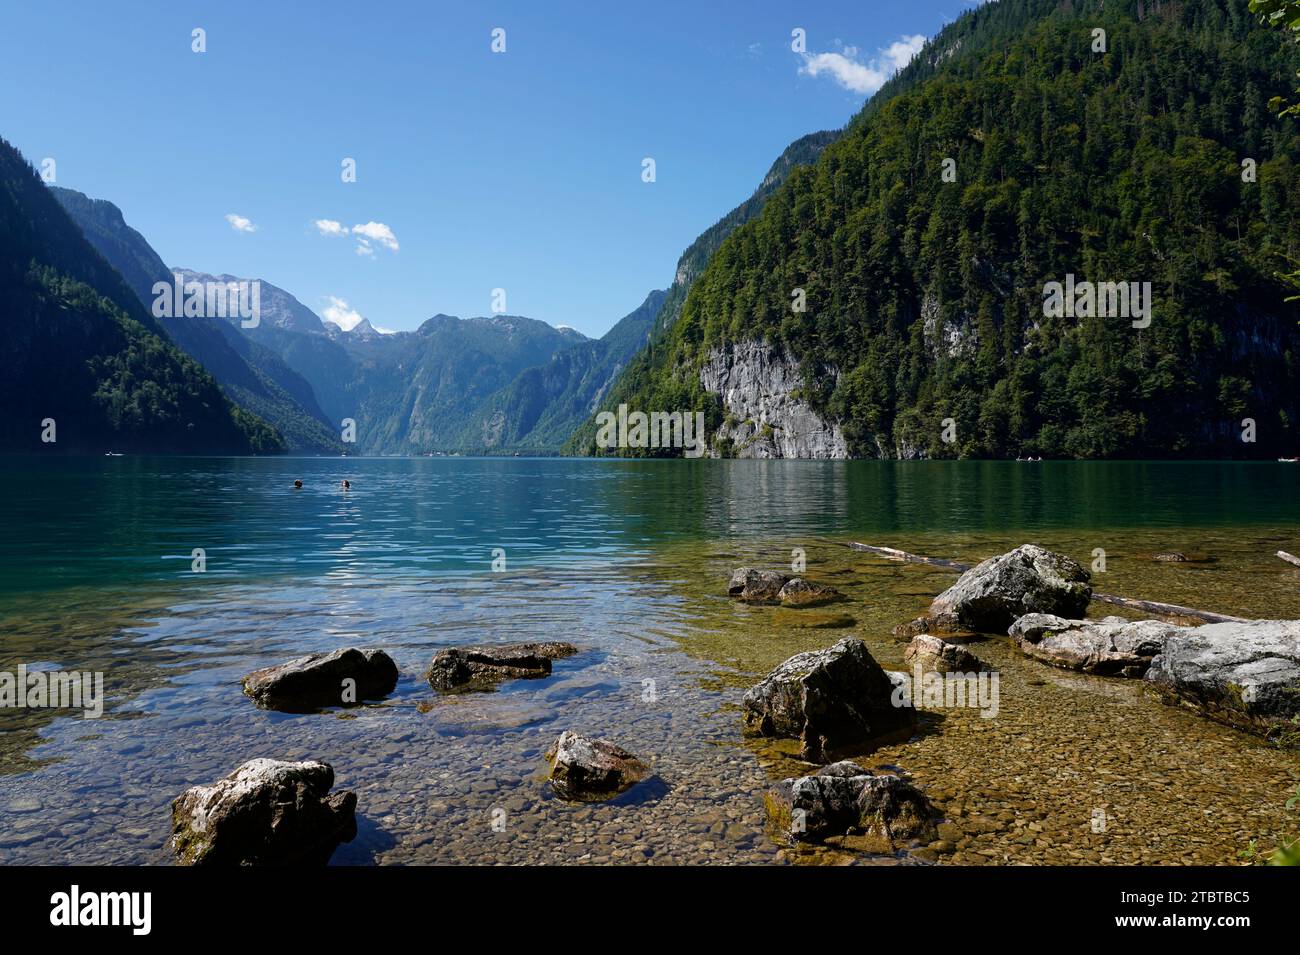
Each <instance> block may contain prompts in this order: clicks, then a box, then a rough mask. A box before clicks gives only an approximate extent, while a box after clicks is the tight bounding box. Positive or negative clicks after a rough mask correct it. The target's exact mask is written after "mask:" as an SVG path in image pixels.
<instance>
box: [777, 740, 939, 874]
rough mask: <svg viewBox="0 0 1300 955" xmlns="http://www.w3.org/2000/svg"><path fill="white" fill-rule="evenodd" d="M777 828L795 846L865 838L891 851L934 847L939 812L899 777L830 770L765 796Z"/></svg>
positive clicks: (852, 767) (848, 768) (849, 768)
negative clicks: (907, 845) (905, 845)
mask: <svg viewBox="0 0 1300 955" xmlns="http://www.w3.org/2000/svg"><path fill="white" fill-rule="evenodd" d="M765 802H766V804H767V811H768V817H769V819H770V820H771V822H772V824H773V825H774V826H775V828H776V829H777V830H778V831H779V832H780V833H781V834H782V835H783V836H788V837H789V838H790V839H792V840H794V841H796V842H822V841H824V840H825V839H827V838H829V837H833V836H857V835H866V836H868V837H871V838H872V839H873V840H875V842H876V844H875V845H870V843H868V847H870V848H875V849H877V850H878V851H881V852H890V851H892V850H893V849H894V848H895V847H896V844H897V843H899V842H907V841H911V840H919V841H921V842H934V841H935V840H936V839H937V838H938V835H937V833H936V831H935V822H936V820H937V818H938V815H939V814H938V813H937V812H935V809H934V807H933V806H932V805H931V804H930V801H929V800H928V799H926V797H925V795H924V794H923V793H922V792H921V791H920V790H918V789H917V788H916V787H915V786H913V785H912V784H911V783H910V782H908V781H907V780H905V779H903V778H902V777H900V776H892V775H879V776H878V775H876V774H874V773H872V772H871V771H869V770H866V769H863V768H862V767H861V766H859V765H857V764H856V763H851V762H839V763H833V764H831V765H830V766H825V767H823V768H822V769H820V770H818V771H817V773H816V774H814V775H812V776H800V777H799V778H797V779H785V780H782V781H781V782H779V783H777V784H776V785H774V786H773V787H772V788H771V789H770V790H769V791H768V793H767V796H766V797H765Z"/></svg>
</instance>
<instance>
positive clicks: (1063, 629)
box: [1008, 613, 1186, 677]
mask: <svg viewBox="0 0 1300 955" xmlns="http://www.w3.org/2000/svg"><path fill="white" fill-rule="evenodd" d="M1185 630H1186V628H1185V627H1179V626H1176V625H1174V624H1171V623H1164V622H1163V621H1160V620H1125V619H1124V618H1123V617H1105V618H1103V619H1102V620H1097V621H1091V620H1066V619H1064V618H1062V617H1057V616H1054V615H1052V614H1045V613H1032V614H1027V615H1025V616H1023V617H1021V618H1020V619H1019V620H1017V621H1016V622H1015V623H1013V624H1012V625H1011V627H1010V629H1009V630H1008V633H1009V634H1010V635H1011V636H1012V637H1013V638H1014V639H1015V641H1016V646H1018V647H1019V648H1020V649H1021V650H1022V651H1024V652H1025V653H1026V654H1027V655H1029V656H1031V657H1033V658H1034V659H1036V660H1042V661H1043V662H1044V663H1050V664H1052V665H1054V666H1059V667H1065V668H1066V669H1069V670H1079V671H1081V672H1083V673H1096V674H1100V675H1102V676H1124V677H1140V676H1142V675H1143V674H1144V673H1146V672H1147V667H1149V666H1150V665H1151V661H1152V660H1153V659H1154V658H1155V656H1156V655H1157V654H1159V653H1160V652H1161V650H1163V649H1164V646H1165V641H1166V640H1168V639H1169V638H1170V637H1171V636H1173V635H1174V634H1177V633H1182V632H1184V631H1185Z"/></svg>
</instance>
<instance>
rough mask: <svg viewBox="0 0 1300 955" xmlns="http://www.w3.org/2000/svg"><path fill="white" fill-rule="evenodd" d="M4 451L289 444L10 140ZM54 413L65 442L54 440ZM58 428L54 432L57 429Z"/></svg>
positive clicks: (3, 294)
mask: <svg viewBox="0 0 1300 955" xmlns="http://www.w3.org/2000/svg"><path fill="white" fill-rule="evenodd" d="M0 301H3V302H4V312H3V319H2V321H3V322H4V332H5V348H4V350H3V352H0V404H2V405H3V407H4V408H5V412H6V413H5V415H4V417H3V421H2V422H0V449H2V450H5V451H42V452H48V451H60V452H91V453H104V452H106V451H119V452H125V451H132V452H163V453H191V454H198V453H223V454H247V453H266V452H276V451H280V450H282V449H283V444H282V442H281V440H280V438H279V436H278V435H277V434H276V433H275V432H274V431H273V430H272V429H271V428H270V427H269V426H268V425H267V424H266V423H265V422H264V421H262V420H261V419H260V418H258V417H257V416H256V415H253V414H250V413H248V412H246V411H244V410H242V409H240V408H237V407H235V406H234V405H232V404H231V403H230V401H229V400H228V399H227V398H226V397H225V395H223V394H222V392H221V389H220V387H219V386H218V384H217V382H216V381H215V380H213V378H212V376H211V375H209V374H208V373H207V372H206V371H204V370H203V368H202V367H200V366H199V364H198V363H196V362H195V361H194V360H193V359H191V358H189V357H188V356H186V355H185V354H184V353H183V352H181V351H180V350H179V349H178V348H176V346H175V345H173V344H172V342H171V341H170V340H169V339H168V337H167V333H166V332H165V331H164V330H163V328H162V327H161V326H160V325H159V324H158V322H157V321H156V320H155V319H154V318H153V316H152V315H151V314H150V313H149V311H148V310H147V309H145V308H144V306H143V305H142V304H141V302H140V301H139V299H138V298H137V297H136V295H135V293H134V292H133V291H132V290H131V288H130V287H129V286H128V285H127V283H126V282H125V281H124V279H123V278H122V276H121V275H120V274H118V272H117V271H115V270H114V268H113V267H112V266H111V265H110V264H109V263H108V261H106V260H105V258H104V257H103V256H102V255H101V254H100V253H99V252H97V251H96V250H95V249H94V248H93V247H92V246H91V245H90V243H89V242H87V240H86V238H85V237H84V236H83V235H82V233H81V230H80V229H79V228H78V227H77V224H76V223H75V222H74V221H73V220H72V218H71V217H69V215H68V213H67V212H66V211H64V209H63V207H62V206H61V205H60V204H59V202H58V200H57V199H56V198H55V196H54V194H53V193H52V192H51V191H50V190H49V189H47V188H46V186H45V184H44V183H43V182H42V181H41V179H40V177H39V176H38V175H37V174H36V172H35V170H34V169H33V168H32V167H31V165H30V164H29V163H27V161H26V160H24V159H23V157H22V156H21V154H19V152H18V151H17V150H16V149H14V148H13V147H12V146H11V145H10V144H9V143H7V142H5V141H4V140H0ZM45 419H53V420H54V432H53V436H54V438H55V440H54V441H53V442H50V443H47V442H44V441H42V433H43V431H44V430H45V426H44V425H43V422H44V421H45ZM46 433H48V432H46Z"/></svg>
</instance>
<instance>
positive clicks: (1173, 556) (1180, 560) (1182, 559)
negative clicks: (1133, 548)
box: [1151, 550, 1187, 564]
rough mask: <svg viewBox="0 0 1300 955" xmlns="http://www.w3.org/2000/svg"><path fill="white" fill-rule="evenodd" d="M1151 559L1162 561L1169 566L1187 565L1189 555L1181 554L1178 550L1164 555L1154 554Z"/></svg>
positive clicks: (1166, 552)
mask: <svg viewBox="0 0 1300 955" xmlns="http://www.w3.org/2000/svg"><path fill="white" fill-rule="evenodd" d="M1151 559H1152V560H1158V561H1162V562H1164V563H1167V564H1185V563H1187V555H1186V554H1182V553H1179V552H1178V551H1176V550H1170V551H1165V552H1164V553H1160V554H1152V555H1151Z"/></svg>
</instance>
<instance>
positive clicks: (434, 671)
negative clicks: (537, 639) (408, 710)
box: [426, 642, 578, 692]
mask: <svg viewBox="0 0 1300 955" xmlns="http://www.w3.org/2000/svg"><path fill="white" fill-rule="evenodd" d="M577 652H578V648H577V647H575V646H574V645H573V644H571V643H556V642H550V643H501V644H495V645H487V646H473V647H448V648H447V649H445V650H439V651H438V652H437V653H436V654H434V657H433V661H432V662H431V663H430V664H429V672H428V673H427V674H426V678H427V679H428V681H429V685H430V686H431V687H433V688H434V689H435V690H443V691H445V692H449V691H479V690H492V689H495V687H496V685H497V684H498V683H500V682H501V681H503V680H535V679H538V678H540V677H546V676H550V675H551V661H552V660H559V659H562V658H563V657H569V656H573V655H574V654H575V653H577Z"/></svg>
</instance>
